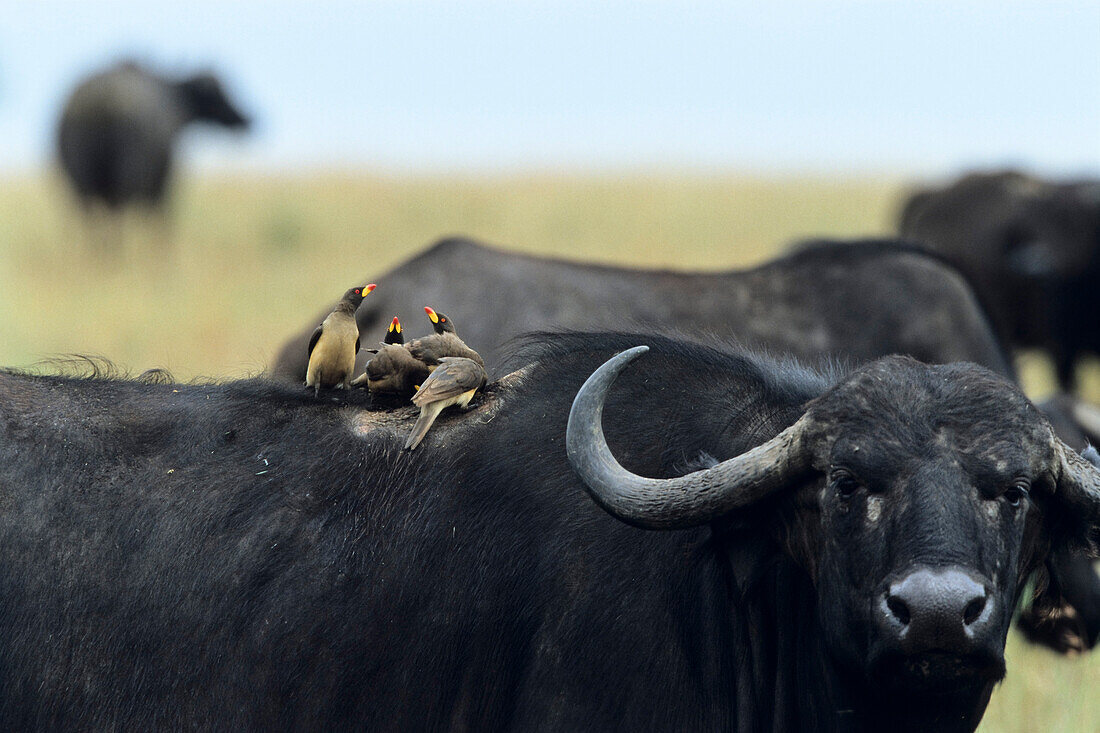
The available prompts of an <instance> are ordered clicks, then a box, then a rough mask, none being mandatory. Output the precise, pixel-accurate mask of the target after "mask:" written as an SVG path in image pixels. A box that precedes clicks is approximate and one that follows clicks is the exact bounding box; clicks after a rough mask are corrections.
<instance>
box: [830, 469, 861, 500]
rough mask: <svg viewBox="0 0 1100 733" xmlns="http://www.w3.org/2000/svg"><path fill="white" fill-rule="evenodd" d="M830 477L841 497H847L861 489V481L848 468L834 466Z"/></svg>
mask: <svg viewBox="0 0 1100 733" xmlns="http://www.w3.org/2000/svg"><path fill="white" fill-rule="evenodd" d="M830 479H831V481H832V483H833V489H835V490H836V493H837V495H838V496H840V498H842V499H847V498H848V497H849V496H851V495H852V494H854V493H856V491H857V490H859V481H858V480H856V477H855V475H854V474H853V473H852V472H851V471H849V470H848V469H846V468H834V469H833V470H832V475H831V476H830Z"/></svg>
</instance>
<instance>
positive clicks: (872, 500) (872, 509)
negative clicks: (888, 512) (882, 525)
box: [867, 496, 882, 524]
mask: <svg viewBox="0 0 1100 733" xmlns="http://www.w3.org/2000/svg"><path fill="white" fill-rule="evenodd" d="M881 516H882V497H881V496H869V497H867V523H868V524H875V523H876V522H878V520H879V517H881Z"/></svg>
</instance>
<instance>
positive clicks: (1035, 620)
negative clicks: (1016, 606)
mask: <svg viewBox="0 0 1100 733" xmlns="http://www.w3.org/2000/svg"><path fill="white" fill-rule="evenodd" d="M1033 579H1034V584H1035V585H1034V591H1033V595H1032V597H1031V599H1030V601H1029V602H1028V603H1027V604H1026V606H1025V607H1023V608H1022V609H1021V610H1020V615H1019V617H1018V619H1017V627H1018V628H1019V629H1020V631H1021V632H1023V634H1024V635H1025V636H1026V637H1027V638H1028V639H1029V640H1030V641H1031V642H1032V643H1035V644H1042V645H1043V646H1046V647H1049V648H1051V649H1053V650H1054V651H1056V652H1060V653H1062V654H1067V653H1071V652H1074V653H1077V652H1084V651H1087V650H1089V649H1091V648H1093V646H1095V645H1096V642H1097V638H1098V637H1100V576H1098V575H1097V573H1096V570H1095V569H1094V568H1093V566H1092V562H1091V561H1090V560H1089V559H1088V558H1087V557H1085V556H1084V555H1082V554H1079V553H1075V552H1073V551H1072V550H1069V549H1068V548H1066V547H1059V548H1054V549H1053V550H1052V551H1051V554H1050V556H1049V557H1048V558H1047V561H1046V563H1045V564H1044V566H1043V567H1042V568H1041V569H1040V570H1039V571H1037V572H1036V573H1035V574H1034V578H1033Z"/></svg>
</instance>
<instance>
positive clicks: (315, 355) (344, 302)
mask: <svg viewBox="0 0 1100 733" xmlns="http://www.w3.org/2000/svg"><path fill="white" fill-rule="evenodd" d="M375 287H376V286H375V284H374V283H371V284H369V285H366V286H364V287H357V288H352V289H351V290H349V291H347V292H346V293H344V297H343V298H341V299H340V302H339V303H337V304H336V307H335V308H334V309H333V311H332V313H329V314H328V316H327V317H326V318H325V320H323V321H322V322H321V325H320V326H318V327H317V330H316V331H314V332H313V335H312V336H311V337H310V339H309V365H308V366H307V367H306V386H307V387H313V393H314V395H316V394H317V393H318V392H320V391H321V387H335V386H336V385H342V386H343V387H344V389H348V388H349V387H350V384H351V377H352V375H353V374H354V373H355V355H356V354H358V353H359V325H358V324H357V323H356V322H355V311H356V309H357V308H358V307H359V304H360V303H362V302H363V298H364V297H366V295H367V294H368V293H370V291H372V290H374V288H375Z"/></svg>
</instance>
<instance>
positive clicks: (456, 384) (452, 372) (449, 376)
mask: <svg viewBox="0 0 1100 733" xmlns="http://www.w3.org/2000/svg"><path fill="white" fill-rule="evenodd" d="M484 383H485V370H484V369H482V368H481V366H480V365H479V364H478V363H477V362H476V361H473V360H472V359H463V358H457V357H447V358H445V359H443V360H442V361H441V362H440V365H439V367H438V368H437V369H436V370H435V371H434V372H432V373H431V374H430V375H428V378H427V379H425V380H424V384H422V385H420V391H418V392H417V393H416V394H414V395H413V396H412V402H413V404H414V405H423V404H425V403H428V402H438V401H440V400H445V399H447V398H448V397H457V396H458V395H460V394H463V393H464V392H469V391H470V390H472V389H477V388H478V387H480V386H481V385H482V384H484Z"/></svg>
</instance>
